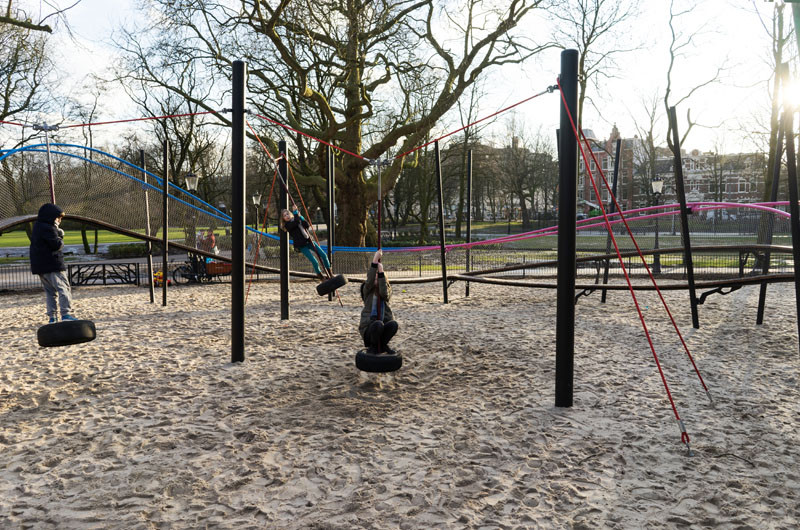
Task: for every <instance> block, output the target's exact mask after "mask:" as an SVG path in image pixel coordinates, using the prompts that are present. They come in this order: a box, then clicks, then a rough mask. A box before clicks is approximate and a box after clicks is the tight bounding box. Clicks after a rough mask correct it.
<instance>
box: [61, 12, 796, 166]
mask: <svg viewBox="0 0 800 530" xmlns="http://www.w3.org/2000/svg"><path fill="white" fill-rule="evenodd" d="M621 1H625V0H621ZM676 1H677V2H678V3H679V4H680V3H681V0H676ZM73 2H74V0H68V1H63V2H56V3H57V4H61V5H69V4H71V3H73ZM688 4H689V2H688V0H687V1H686V2H683V3H682V5H684V6H685V5H688ZM691 4H698V5H697V7H696V8H695V9H694V10H693V11H692V12H691V13H690V14H687V15H684V16H682V17H681V18H680V19H679V22H678V25H679V27H680V29H681V31H684V32H686V33H687V34H695V37H694V46H693V47H691V48H689V49H687V50H686V53H684V54H683V55H682V56H681V57H678V59H677V61H676V64H675V71H674V75H673V90H674V94H675V97H676V98H677V97H682V96H683V95H685V94H686V93H687V92H688V91H689V90H690V89H691V88H692V87H694V86H696V85H698V84H700V83H702V82H704V81H706V80H707V79H709V78H710V77H713V75H714V72H715V71H716V70H717V67H719V66H723V67H724V72H723V74H722V75H721V77H720V80H719V81H718V82H716V83H714V84H712V85H710V86H708V87H706V88H703V89H701V90H699V91H697V92H696V93H695V94H693V95H692V96H691V98H690V99H689V100H688V101H687V102H685V103H683V104H681V105H680V106H678V109H677V114H678V116H679V121H680V123H679V129H680V130H681V131H684V130H685V128H686V122H685V114H686V111H687V110H688V109H691V114H692V118H693V120H695V121H697V122H698V123H700V124H703V125H704V126H703V127H695V128H694V129H692V131H691V133H690V134H689V136H688V139H687V142H686V144H685V145H684V147H685V148H687V149H689V150H691V149H700V150H703V151H706V150H718V149H719V150H722V151H723V152H740V151H747V150H751V149H754V148H755V146H754V144H753V142H752V141H751V138H752V134H750V133H751V132H752V131H753V130H755V129H757V128H758V127H756V126H755V125H754V116H756V115H761V116H764V113H765V112H768V104H769V100H768V91H767V87H768V85H767V80H768V79H769V77H770V64H769V56H770V39H769V36H768V35H767V33H766V31H765V29H764V28H763V27H762V25H761V23H760V22H759V20H758V18H757V16H756V14H755V10H758V11H760V12H761V13H762V15H763V16H764V18H765V20H767V21H768V20H769V19H770V13H771V11H772V6H773V4H772V3H770V2H767V1H763V0H751V1H749V2H748V1H745V0H739V1H734V0H705V1H704V2H691ZM642 6H643V7H642V11H641V14H640V16H639V17H638V18H636V19H635V20H631V21H629V22H628V23H627V25H628V26H629V27H630V31H629V32H627V33H626V35H625V36H626V38H627V39H628V40H629V42H630V43H631V45H632V47H635V48H636V49H634V50H633V51H629V52H626V53H623V54H620V55H618V56H617V58H616V63H617V64H616V68H608V69H606V70H605V71H604V73H605V74H606V75H607V77H606V78H605V79H604V80H603V82H602V85H601V86H600V87H599V88H598V89H595V88H594V87H592V88H591V89H590V90H591V91H592V92H591V96H592V99H593V101H594V102H595V104H596V107H597V108H594V107H593V106H591V105H587V106H586V108H585V112H584V120H583V124H584V128H586V129H592V130H593V131H594V132H595V134H596V136H598V137H599V138H606V137H607V136H608V135H609V133H610V131H611V128H612V126H613V125H615V124H616V125H617V127H618V129H619V130H620V133H621V134H622V136H623V137H625V138H630V137H633V136H634V135H636V133H637V131H636V123H637V122H638V123H640V124H644V123H645V121H646V119H647V118H646V114H645V113H644V111H643V109H644V101H646V100H647V99H652V98H654V97H658V98H659V100H661V99H662V95H661V94H663V89H664V87H665V85H666V70H667V64H668V59H669V53H668V49H669V42H670V35H669V27H668V13H669V11H668V10H669V2H653V1H649V0H643V2H642ZM786 13H787V16H788V17H789V18H790V17H791V13H790V8H787V10H786ZM141 16H142V15H141V13H139V12H137V10H136V9H135V1H134V0H82V1H81V2H80V3H79V4H78V5H77V6H75V7H74V8H72V9H70V10H69V11H68V13H67V18H68V20H69V24H70V27H71V29H72V32H73V37H72V38H67V36H66V34H65V33H64V31H63V29H57V31H56V39H57V41H58V45H57V47H56V49H57V51H58V54H59V55H60V56H61V57H60V64H61V65H63V68H64V71H65V76H64V84H65V85H66V86H69V87H71V88H70V91H71V92H73V93H76V92H78V91H79V88H80V86H81V85H82V84H84V83H85V82H86V76H88V75H89V74H90V73H92V72H97V71H98V70H102V67H103V66H105V65H109V64H110V63H111V62H112V61H113V53H114V52H113V49H111V47H110V45H109V42H110V38H111V35H112V32H113V31H115V28H118V27H119V26H120V25H121V24H122V23H124V22H126V21H131V20H133V19H135V18H137V17H139V18H140V17H141ZM548 23H549V22H548V20H547V18H546V17H544V18H536V17H534V18H531V19H530V20H529V21H528V22H527V23H526V24H527V26H525V27H523V28H521V29H522V31H525V32H526V33H527V34H529V35H542V34H545V32H549V30H548V29H547V27H548ZM598 45H600V46H601V45H603V43H599V44H598ZM560 56H561V50H557V49H554V50H549V51H546V52H543V53H541V54H540V55H539V56H538V57H537V59H536V60H535V61H530V62H529V63H527V64H526V65H524V66H523V67H519V66H510V67H507V68H504V69H502V70H499V71H496V72H495V73H494V74H493V75H492V76H491V78H489V79H488V80H487V82H486V85H485V90H486V97H485V98H483V99H482V103H481V109H480V112H479V113H478V115H479V116H488V115H490V114H492V113H494V112H496V111H497V110H499V109H501V108H504V107H507V106H509V105H512V104H515V103H517V102H519V101H522V100H524V99H526V98H528V97H530V96H531V95H533V94H536V93H539V92H541V91H542V90H544V89H546V88H547V87H548V86H550V85H553V84H554V83H555V81H556V79H557V76H558V74H559V70H560V61H561V59H560ZM124 99H125V98H124V95H123V94H122V93H121V91H116V92H114V91H112V92H111V93H110V94H108V95H106V96H105V97H104V100H102V101H101V102H100V108H101V115H100V116H99V117H98V119H100V120H102V119H121V118H129V117H133V116H135V115H137V109H136V108H135V107H132V106H128V105H126V104H125V103H124ZM799 102H800V101H799ZM558 104H559V102H558V95H557V94H555V93H553V94H546V95H544V96H542V97H538V98H536V99H534V100H531V101H530V102H527V103H524V104H522V105H520V106H518V107H516V108H515V111H514V119H515V120H516V121H518V122H519V123H521V124H522V125H523V126H524V128H525V130H526V131H528V133H529V134H530V135H534V134H536V133H537V131H544V133H546V134H550V133H549V132H547V131H554V130H555V129H556V128H557V127H558ZM662 107H663V105H662V106H661V107H660V108H662ZM509 119H510V114H509V113H506V114H505V115H504V117H503V118H500V119H498V120H496V121H495V122H494V124H493V125H492V126H491V127H490V128H489V131H490V132H489V134H492V135H493V136H494V137H495V139H496V141H498V142H503V141H504V139H503V136H504V135H506V132H505V131H506V130H507V121H508V120H509ZM450 126H452V125H451V124H442V125H441V127H444V128H446V127H450ZM656 131H657V132H658V131H662V133H661V134H662V137H664V136H665V135H666V122H665V121H664V119H663V118H662V120H661V121H660V122H659V126H658V127H657V129H656ZM439 132H440V133H444V132H446V130H445V129H441V130H440V131H439ZM553 136H554V133H553ZM662 140H663V139H662Z"/></svg>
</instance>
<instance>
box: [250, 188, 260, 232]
mask: <svg viewBox="0 0 800 530" xmlns="http://www.w3.org/2000/svg"><path fill="white" fill-rule="evenodd" d="M251 199H252V200H253V206H255V207H256V222H255V223H253V224H254V228H255V229H256V230H258V205H259V204H261V194H260V193H258V192H256V193H254V194H253V196H252V197H251Z"/></svg>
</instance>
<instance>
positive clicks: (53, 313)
mask: <svg viewBox="0 0 800 530" xmlns="http://www.w3.org/2000/svg"><path fill="white" fill-rule="evenodd" d="M63 218H64V210H62V209H61V208H60V207H58V206H56V205H55V204H50V203H47V204H43V205H42V207H41V208H39V215H38V217H37V218H36V222H35V223H34V224H33V231H32V233H31V247H30V260H31V272H32V273H33V274H38V275H39V279H40V280H41V282H42V286H43V287H44V294H45V302H46V305H47V316H48V317H49V320H50V323H51V324H52V323H53V322H57V320H58V317H57V315H58V312H59V307H60V309H61V320H77V318H75V317H74V316H73V315H72V291H71V290H70V286H69V278H67V275H66V273H65V271H66V270H67V266H66V265H65V264H64V251H63V249H64V231H63V230H62V229H61V228H60V227H59V225H60V224H61V219H63Z"/></svg>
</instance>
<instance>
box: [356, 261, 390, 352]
mask: <svg viewBox="0 0 800 530" xmlns="http://www.w3.org/2000/svg"><path fill="white" fill-rule="evenodd" d="M382 256H383V251H381V250H378V251H377V252H376V253H375V255H374V256H373V258H372V265H370V268H369V270H367V279H366V280H365V281H364V283H363V284H362V285H361V300H363V302H364V308H363V309H362V310H361V321H360V322H359V324H358V332H359V333H360V334H361V337H362V338H363V339H364V346H366V347H367V353H371V354H378V353H388V354H389V355H394V354H395V351H394V350H393V349H391V348H390V347H389V341H390V340H392V337H394V336H395V334H396V333H397V329H398V325H397V322H396V321H395V320H394V315H392V309H391V308H390V307H389V299H390V298H391V297H392V286H391V285H389V280H388V279H387V278H386V275H385V274H384V273H383V263H381V257H382Z"/></svg>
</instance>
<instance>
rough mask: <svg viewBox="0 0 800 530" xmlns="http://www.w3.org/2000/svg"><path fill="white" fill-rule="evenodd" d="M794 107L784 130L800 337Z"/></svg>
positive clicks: (786, 117)
mask: <svg viewBox="0 0 800 530" xmlns="http://www.w3.org/2000/svg"><path fill="white" fill-rule="evenodd" d="M793 122H794V109H792V108H788V109H786V110H785V111H784V113H783V132H784V134H785V136H786V166H787V177H788V179H787V184H788V185H789V215H790V219H789V221H790V223H791V225H792V257H793V258H794V297H795V303H796V304H797V331H798V339H800V206H799V205H798V203H797V200H798V196H797V162H796V161H795V150H794V123H793Z"/></svg>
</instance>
